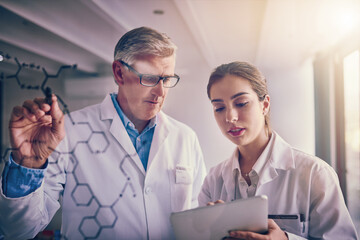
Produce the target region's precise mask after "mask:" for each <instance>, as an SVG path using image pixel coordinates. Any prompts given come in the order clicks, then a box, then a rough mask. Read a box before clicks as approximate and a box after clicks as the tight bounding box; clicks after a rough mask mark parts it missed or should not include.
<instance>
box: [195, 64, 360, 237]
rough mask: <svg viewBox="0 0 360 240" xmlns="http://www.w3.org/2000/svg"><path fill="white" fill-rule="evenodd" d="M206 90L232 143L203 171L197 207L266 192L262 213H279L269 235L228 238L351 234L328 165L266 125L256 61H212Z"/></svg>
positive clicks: (234, 234)
mask: <svg viewBox="0 0 360 240" xmlns="http://www.w3.org/2000/svg"><path fill="white" fill-rule="evenodd" d="M207 93H208V97H209V99H210V100H211V103H212V105H213V108H214V116H215V119H216V121H217V123H218V125H219V127H220V129H221V131H222V133H223V134H224V135H225V136H226V137H227V138H228V139H229V140H230V141H232V142H233V143H234V144H235V145H236V149H235V151H234V153H233V154H232V155H231V157H230V158H229V159H227V160H225V161H223V162H221V163H220V164H218V165H217V166H215V167H214V168H212V169H211V170H210V172H209V174H208V176H207V177H206V179H205V181H204V184H203V186H202V190H201V192H200V195H199V205H200V206H205V205H207V204H209V203H210V204H213V203H214V202H219V201H218V200H220V202H222V201H225V202H228V201H232V200H235V199H239V198H249V197H253V196H257V195H267V197H268V203H269V215H270V216H271V215H277V216H279V215H282V216H283V217H282V218H283V219H275V221H273V220H270V219H269V232H268V235H261V234H257V233H252V232H246V231H233V232H230V233H229V236H230V237H233V238H239V239H296V238H297V239H302V238H309V239H357V234H356V230H355V227H354V224H353V223H352V221H351V218H350V215H349V212H348V210H347V208H346V205H345V202H344V199H343V196H342V193H341V189H340V186H339V182H338V178H337V175H336V173H335V171H334V170H333V169H332V168H331V167H330V166H329V165H328V164H327V163H326V162H325V161H323V160H321V159H319V158H317V157H315V156H311V155H309V154H306V153H304V152H301V151H299V150H297V149H294V148H293V147H291V146H290V145H289V144H288V143H286V142H285V141H284V140H283V139H282V138H281V137H280V136H279V135H278V134H277V133H276V132H275V131H273V130H272V129H271V128H270V124H269V110H270V97H269V94H268V91H267V86H266V80H265V78H264V77H263V75H262V74H261V73H260V71H259V70H258V69H257V68H256V67H254V66H253V65H251V64H249V63H246V62H232V63H229V64H223V65H221V66H219V67H217V68H216V69H215V71H214V72H213V73H212V74H211V76H210V79H209V83H208V87H207ZM239 216H241V213H239ZM242 217H246V216H242Z"/></svg>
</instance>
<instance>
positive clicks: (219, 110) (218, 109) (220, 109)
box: [215, 107, 224, 112]
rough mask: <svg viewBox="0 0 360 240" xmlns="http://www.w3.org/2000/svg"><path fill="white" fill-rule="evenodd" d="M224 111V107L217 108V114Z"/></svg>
mask: <svg viewBox="0 0 360 240" xmlns="http://www.w3.org/2000/svg"><path fill="white" fill-rule="evenodd" d="M222 110H224V107H218V108H215V112H221V111H222Z"/></svg>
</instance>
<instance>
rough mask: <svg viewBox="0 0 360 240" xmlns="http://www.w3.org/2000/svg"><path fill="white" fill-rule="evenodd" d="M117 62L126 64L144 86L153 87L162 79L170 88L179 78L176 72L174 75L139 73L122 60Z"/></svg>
mask: <svg viewBox="0 0 360 240" xmlns="http://www.w3.org/2000/svg"><path fill="white" fill-rule="evenodd" d="M119 62H120V63H121V64H123V65H124V66H126V67H127V68H128V69H129V70H130V71H132V72H133V73H135V74H136V75H137V76H138V77H139V79H140V84H141V85H143V86H146V87H154V86H156V85H157V84H158V83H159V82H160V81H161V80H162V81H163V84H164V87H165V88H172V87H175V86H176V84H177V83H178V82H179V80H180V77H179V76H178V75H176V74H175V75H174V76H165V77H162V76H159V75H151V74H141V73H139V72H137V71H136V70H135V69H134V68H132V67H131V66H130V65H129V64H127V63H126V62H124V61H122V60H119Z"/></svg>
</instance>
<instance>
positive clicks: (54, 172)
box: [0, 51, 137, 240]
mask: <svg viewBox="0 0 360 240" xmlns="http://www.w3.org/2000/svg"><path fill="white" fill-rule="evenodd" d="M0 55H1V56H3V59H4V60H5V61H14V62H15V63H16V66H17V69H16V72H15V73H13V74H7V75H6V74H5V73H3V72H0V81H14V80H15V81H16V83H17V85H18V87H19V89H20V90H40V91H41V92H42V94H43V95H44V96H45V99H46V101H47V103H48V104H50V103H51V102H49V99H51V94H52V93H53V90H52V89H51V87H50V86H48V83H49V80H50V79H53V80H57V79H58V78H59V76H60V75H61V73H62V72H63V71H65V70H67V69H73V70H75V69H76V68H77V65H63V66H61V67H59V69H58V71H57V72H56V74H49V73H48V72H47V71H46V69H45V68H44V67H41V66H40V65H36V64H34V63H25V62H23V63H21V62H20V61H19V59H18V58H16V57H14V58H13V57H11V55H10V54H8V53H5V52H3V51H0ZM26 68H28V69H36V70H40V69H41V70H42V73H43V76H44V78H43V80H42V82H41V84H28V83H27V82H26V81H24V80H23V79H21V77H20V73H21V71H22V70H23V69H26ZM55 95H56V96H57V98H58V100H59V103H60V105H61V106H62V111H63V113H64V114H65V115H67V116H68V118H69V120H70V123H71V125H72V126H73V127H76V128H78V129H80V131H81V133H82V134H81V135H80V134H79V136H78V137H77V138H76V137H75V138H76V139H75V141H76V143H75V144H74V145H73V147H72V149H68V150H67V151H62V150H58V149H57V148H56V149H52V148H50V147H48V148H49V149H50V150H52V154H51V157H50V158H49V159H48V173H49V174H48V177H49V178H50V179H55V178H57V177H63V176H65V178H67V179H70V178H72V182H73V183H74V186H72V187H73V188H72V190H71V199H72V201H73V203H74V204H75V205H76V206H77V207H85V208H86V207H90V206H91V207H92V208H95V211H89V215H88V216H86V217H84V218H83V219H82V220H81V222H80V224H79V226H78V231H79V233H80V234H81V236H82V237H83V238H84V239H96V238H98V237H99V236H100V234H101V232H102V230H103V229H107V228H113V227H114V226H115V224H116V222H117V220H118V216H117V214H116V211H115V205H116V204H117V203H118V202H119V201H120V200H121V198H122V197H124V194H125V193H126V194H130V193H131V194H132V195H131V196H132V197H134V198H135V197H136V196H137V195H136V191H135V188H134V186H133V183H132V181H131V178H130V177H129V175H128V173H127V172H126V171H125V168H124V164H125V163H126V162H127V161H130V160H131V159H132V158H134V157H135V156H133V155H130V154H128V153H127V151H126V150H125V149H124V148H123V146H122V145H121V144H119V147H120V150H121V151H122V152H123V156H124V157H123V158H122V159H120V160H117V161H119V165H118V166H119V173H121V174H122V176H123V179H125V180H124V183H123V188H122V189H119V193H118V194H117V197H116V198H115V199H114V200H113V201H112V202H110V203H106V204H104V203H102V202H101V200H100V199H99V197H98V196H96V195H95V194H94V191H93V189H91V186H90V184H89V183H87V182H86V181H85V180H84V179H83V178H82V176H81V169H80V167H79V166H80V160H79V159H80V156H79V151H84V150H85V149H87V151H88V152H89V154H92V155H93V156H100V155H102V154H104V153H106V152H107V151H108V149H109V147H110V145H111V142H110V140H109V138H110V137H111V136H109V135H108V134H107V133H106V132H104V131H99V130H96V129H95V128H94V127H93V126H92V125H91V124H90V122H86V121H83V119H82V120H81V121H77V120H76V119H73V117H72V115H71V113H70V112H69V110H68V106H67V104H66V103H65V102H64V101H63V100H62V98H61V97H60V96H58V95H57V94H55ZM73 140H74V139H73ZM28 144H46V143H45V142H41V141H39V140H31V141H30V140H25V141H24V142H23V143H21V145H20V146H19V147H18V148H11V147H9V148H7V149H5V151H4V153H3V154H2V155H1V158H0V164H2V163H6V162H8V160H9V158H10V155H11V153H12V152H15V151H19V149H20V148H21V147H23V146H25V145H28ZM37 157H38V156H31V158H37ZM26 158H28V157H27V156H23V157H22V160H21V161H23V160H25V159H26ZM94 158H96V157H94ZM65 165H66V167H64V166H65ZM18 168H20V166H18ZM50 169H51V170H50ZM128 189H129V190H128ZM129 191H130V192H129ZM105 216H106V217H105ZM0 237H1V236H0ZM68 237H69V236H60V239H64V240H65V239H67V238H68Z"/></svg>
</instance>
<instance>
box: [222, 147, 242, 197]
mask: <svg viewBox="0 0 360 240" xmlns="http://www.w3.org/2000/svg"><path fill="white" fill-rule="evenodd" d="M238 157H239V156H238V149H237V148H236V149H235V151H234V152H233V154H232V155H231V157H230V159H228V160H227V161H226V163H225V164H224V165H223V169H222V170H221V174H222V178H223V181H224V186H225V191H226V193H221V198H222V200H224V201H231V200H234V197H235V191H234V190H235V175H234V174H235V172H234V171H235V169H236V168H239V163H238ZM236 180H237V181H238V179H236Z"/></svg>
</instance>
